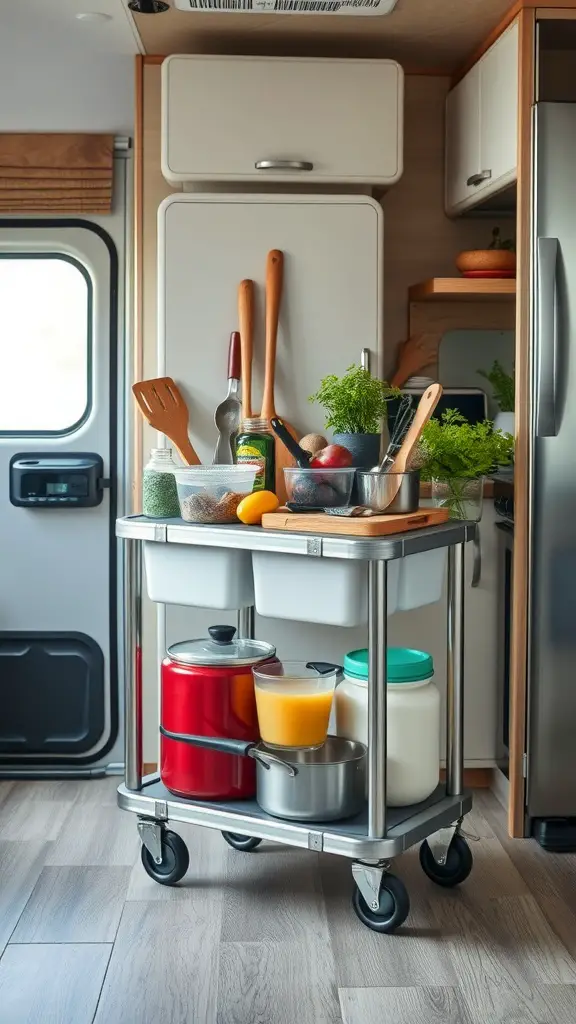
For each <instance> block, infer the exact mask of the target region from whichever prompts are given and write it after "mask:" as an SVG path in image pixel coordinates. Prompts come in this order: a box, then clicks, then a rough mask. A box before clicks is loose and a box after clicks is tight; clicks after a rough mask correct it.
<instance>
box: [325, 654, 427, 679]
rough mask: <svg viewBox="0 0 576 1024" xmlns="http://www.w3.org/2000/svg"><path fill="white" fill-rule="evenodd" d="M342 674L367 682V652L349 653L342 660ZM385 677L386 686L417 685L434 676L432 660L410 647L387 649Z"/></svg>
mask: <svg viewBox="0 0 576 1024" xmlns="http://www.w3.org/2000/svg"><path fill="white" fill-rule="evenodd" d="M344 672H345V673H346V675H347V676H349V677H350V678H351V679H358V681H359V682H364V683H366V682H368V651H367V650H366V648H365V647H364V648H363V649H362V650H360V651H350V652H349V653H348V654H347V655H346V656H345V658H344ZM386 675H387V680H388V685H390V686H396V685H398V684H401V683H418V682H420V681H421V680H423V679H431V678H432V676H433V675H434V660H433V658H432V655H431V654H427V653H426V651H415V650H413V649H412V648H410V647H389V648H388V650H387V652H386Z"/></svg>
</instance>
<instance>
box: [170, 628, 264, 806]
mask: <svg viewBox="0 0 576 1024" xmlns="http://www.w3.org/2000/svg"><path fill="white" fill-rule="evenodd" d="M208 632H209V633H210V639H209V638H206V639H202V640H186V641H184V643H179V644H174V645H173V646H172V647H169V648H168V652H167V657H166V658H165V659H164V661H163V662H162V684H161V685H162V698H161V723H162V726H163V727H164V729H167V730H168V731H169V732H179V733H187V734H193V735H196V736H227V737H230V738H231V739H238V740H250V741H254V742H256V741H257V740H259V739H260V732H259V729H258V715H257V713H256V699H255V696H254V679H253V676H252V666H253V665H259V664H262V663H263V662H265V661H272V660H276V659H275V658H274V655H275V653H276V651H275V648H274V647H272V646H271V645H270V644H266V643H263V642H262V641H260V640H244V639H242V640H240V639H239V640H234V634H235V632H236V630H235V629H234V627H233V626H211V627H210V629H209V630H208ZM160 775H161V777H162V782H163V783H164V785H165V786H166V788H167V789H169V790H170V792H171V793H174V794H176V796H183V797H193V798H196V799H200V800H243V799H248V798H250V797H253V796H255V795H256V765H255V763H254V761H253V760H252V759H251V758H246V757H237V756H236V755H234V754H223V753H218V752H216V751H211V750H202V749H201V748H200V747H194V746H192V745H190V744H188V743H182V742H180V741H178V740H173V739H169V738H168V737H166V736H162V739H161V745H160Z"/></svg>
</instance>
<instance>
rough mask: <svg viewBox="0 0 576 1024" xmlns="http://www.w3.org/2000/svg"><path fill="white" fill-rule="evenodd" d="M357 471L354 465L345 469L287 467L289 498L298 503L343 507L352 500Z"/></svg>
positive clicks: (286, 477) (286, 480) (322, 506)
mask: <svg viewBox="0 0 576 1024" xmlns="http://www.w3.org/2000/svg"><path fill="white" fill-rule="evenodd" d="M355 472H356V470H355V469H354V467H353V466H351V467H347V468H345V469H300V468H299V467H296V468H294V467H290V468H289V469H285V470H284V482H285V484H286V497H287V500H288V501H291V502H294V503H295V504H296V505H308V506H310V505H314V506H316V507H317V508H341V507H342V506H343V505H348V504H349V502H350V495H351V494H352V484H353V483H354V474H355Z"/></svg>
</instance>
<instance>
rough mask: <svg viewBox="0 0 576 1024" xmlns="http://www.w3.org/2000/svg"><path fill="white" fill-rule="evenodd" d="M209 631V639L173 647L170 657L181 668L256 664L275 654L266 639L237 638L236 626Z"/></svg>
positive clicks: (169, 653)
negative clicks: (184, 666) (265, 641)
mask: <svg viewBox="0 0 576 1024" xmlns="http://www.w3.org/2000/svg"><path fill="white" fill-rule="evenodd" d="M208 632H209V633H210V637H203V638H202V639H200V640H183V641H182V642H181V643H179V644H173V645H172V647H169V648H168V651H167V654H168V657H169V658H170V659H171V661H176V662H178V664H179V665H202V666H204V667H205V668H213V667H215V666H217V665H228V666H231V667H232V666H236V665H257V664H258V663H259V662H260V661H266V659H267V658H273V657H274V655H275V654H276V648H275V647H273V646H272V644H267V643H264V641H263V640H244V639H240V638H238V639H234V634H235V632H236V630H235V628H234V626H210V628H209V629H208Z"/></svg>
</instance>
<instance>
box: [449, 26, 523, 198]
mask: <svg viewBox="0 0 576 1024" xmlns="http://www.w3.org/2000/svg"><path fill="white" fill-rule="evenodd" d="M517 134H518V23H517V22H514V23H513V24H512V25H511V26H510V27H509V28H508V29H507V30H506V32H504V33H503V35H501V36H500V38H499V39H498V40H497V41H496V42H495V43H494V45H493V46H491V47H490V49H489V50H487V51H486V53H485V54H484V55H483V56H482V57H481V58H480V60H479V61H478V63H477V64H475V65H474V67H473V68H472V69H471V70H470V71H469V72H468V74H467V75H465V77H464V78H463V79H462V81H461V82H459V83H458V85H457V86H455V88H454V89H452V91H451V92H449V93H448V96H447V98H446V211H447V212H448V213H462V212H463V211H464V210H467V209H470V208H472V207H474V206H476V205H477V204H478V203H480V202H484V200H485V199H486V198H488V196H491V195H493V194H494V193H495V192H499V191H500V190H501V189H502V188H505V187H506V186H507V185H510V184H511V183H512V182H514V181H515V180H516V164H517ZM481 171H490V177H489V178H486V179H485V180H484V181H483V182H482V183H481V184H479V185H476V186H469V185H467V184H466V181H467V179H468V178H469V177H470V176H471V175H473V174H478V173H480V172H481Z"/></svg>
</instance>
